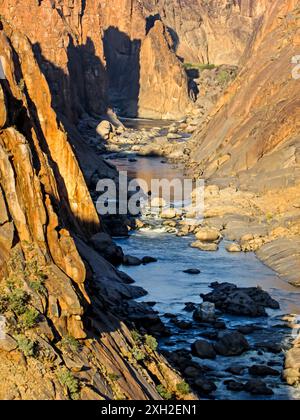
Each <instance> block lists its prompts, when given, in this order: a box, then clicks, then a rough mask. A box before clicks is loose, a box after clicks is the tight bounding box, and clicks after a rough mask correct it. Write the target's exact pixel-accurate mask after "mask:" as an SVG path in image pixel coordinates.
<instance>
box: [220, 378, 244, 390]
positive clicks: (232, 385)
mask: <svg viewBox="0 0 300 420" xmlns="http://www.w3.org/2000/svg"><path fill="white" fill-rule="evenodd" d="M224 385H226V388H227V389H228V390H229V391H232V392H241V391H244V388H245V385H244V384H243V383H241V382H237V381H234V380H230V381H225V382H224Z"/></svg>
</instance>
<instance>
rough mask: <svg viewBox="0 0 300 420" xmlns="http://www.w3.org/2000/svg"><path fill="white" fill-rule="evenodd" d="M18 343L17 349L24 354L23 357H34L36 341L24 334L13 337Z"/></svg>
mask: <svg viewBox="0 0 300 420" xmlns="http://www.w3.org/2000/svg"><path fill="white" fill-rule="evenodd" d="M14 338H15V339H16V341H17V344H18V349H19V350H20V351H21V352H22V353H23V354H24V356H25V357H34V356H35V355H36V343H35V342H34V341H32V340H30V339H29V338H27V337H25V335H19V336H16V337H14Z"/></svg>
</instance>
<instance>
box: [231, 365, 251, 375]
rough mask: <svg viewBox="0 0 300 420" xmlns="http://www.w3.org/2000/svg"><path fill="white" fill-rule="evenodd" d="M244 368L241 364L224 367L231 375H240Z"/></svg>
mask: <svg viewBox="0 0 300 420" xmlns="http://www.w3.org/2000/svg"><path fill="white" fill-rule="evenodd" d="M245 369H246V368H245V367H243V366H230V367H229V368H228V369H226V372H228V373H231V374H232V375H236V376H240V375H242V374H243V372H244V370H245Z"/></svg>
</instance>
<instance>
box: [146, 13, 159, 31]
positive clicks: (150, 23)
mask: <svg viewBox="0 0 300 420" xmlns="http://www.w3.org/2000/svg"><path fill="white" fill-rule="evenodd" d="M157 20H161V17H160V14H159V13H157V14H156V15H150V16H148V17H147V18H146V35H147V34H148V33H149V32H150V30H151V29H152V28H153V27H154V25H155V22H156V21H157Z"/></svg>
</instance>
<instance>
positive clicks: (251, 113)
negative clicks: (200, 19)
mask: <svg viewBox="0 0 300 420" xmlns="http://www.w3.org/2000/svg"><path fill="white" fill-rule="evenodd" d="M298 19H299V8H298V7H297V2H296V1H285V2H279V1H277V2H273V3H272V5H271V6H270V7H269V9H268V11H267V13H266V15H265V18H264V21H263V23H262V24H261V26H260V28H259V30H258V31H257V33H256V36H255V37H254V39H253V41H252V43H251V44H250V46H249V49H248V50H247V52H246V54H245V57H244V59H243V61H244V67H243V70H242V71H241V72H240V74H239V76H238V78H237V79H236V81H235V82H234V83H233V84H232V85H231V86H230V88H229V89H228V91H227V92H226V94H225V95H224V96H223V97H222V98H221V100H220V101H219V103H218V104H217V106H216V108H215V109H214V111H213V113H212V114H211V116H210V118H209V119H210V121H208V122H207V123H206V124H204V125H203V126H202V127H201V128H200V130H199V132H198V133H197V134H196V135H195V138H194V151H195V155H194V157H195V160H198V161H201V162H202V163H203V171H204V173H205V175H207V176H223V175H224V174H227V175H228V174H230V175H234V174H237V173H238V174H239V176H240V177H241V178H240V179H241V184H242V183H243V185H245V182H246V184H249V183H250V184H251V181H249V171H252V172H253V173H255V172H259V173H260V174H262V175H263V174H264V173H267V174H268V182H269V184H270V186H273V187H274V186H281V185H288V184H289V183H290V184H291V183H292V184H293V183H294V181H295V178H296V176H297V168H298V151H297V142H298V137H299V98H298V92H299V86H298V80H295V79H294V78H293V77H292V68H293V67H292V64H291V61H292V57H293V56H295V55H297V51H298V48H299V25H298V23H297V21H298ZM200 166H201V165H200ZM244 171H247V173H246V177H244V178H243V172H244ZM270 173H272V174H273V176H272V177H270ZM285 174H286V175H291V176H289V177H287V176H285ZM279 175H280V176H279ZM266 178H267V177H264V176H260V179H259V183H256V187H259V188H260V189H262V188H263V187H264V185H265V183H266V182H267V179H266ZM279 178H281V179H279ZM287 178H289V180H287ZM247 179H248V182H247ZM276 181H278V182H277V184H276Z"/></svg>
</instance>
